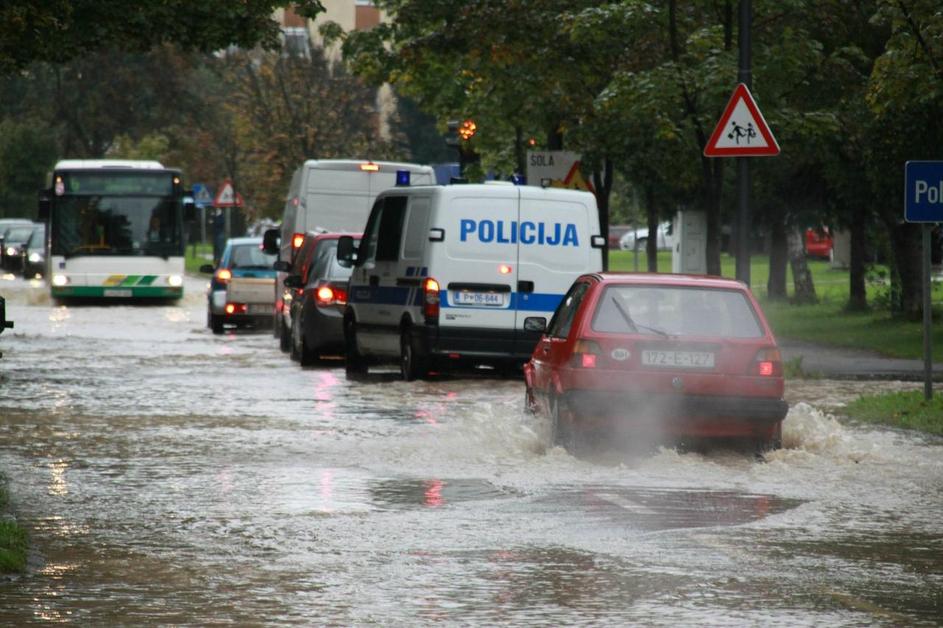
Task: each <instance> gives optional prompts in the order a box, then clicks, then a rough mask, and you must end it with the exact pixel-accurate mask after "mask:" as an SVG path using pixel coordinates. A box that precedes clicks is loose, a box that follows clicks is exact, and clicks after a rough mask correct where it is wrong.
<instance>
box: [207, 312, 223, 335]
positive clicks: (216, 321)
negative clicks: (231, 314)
mask: <svg viewBox="0 0 943 628" xmlns="http://www.w3.org/2000/svg"><path fill="white" fill-rule="evenodd" d="M210 329H212V330H213V333H214V334H221V333H223V317H222V316H218V315H216V314H210Z"/></svg>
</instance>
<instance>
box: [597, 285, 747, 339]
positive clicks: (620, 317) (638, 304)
mask: <svg viewBox="0 0 943 628" xmlns="http://www.w3.org/2000/svg"><path fill="white" fill-rule="evenodd" d="M592 327H593V331H597V332H602V333H612V334H632V333H639V334H653V335H661V334H667V335H670V336H715V337H721V338H761V337H763V335H764V332H763V328H762V327H761V326H760V323H759V321H758V320H757V315H756V313H755V312H754V311H753V306H752V304H751V303H750V301H749V299H747V298H746V295H744V294H743V293H742V292H739V291H736V290H722V289H716V288H698V287H690V288H688V287H675V286H647V285H646V286H641V285H621V286H620V285H611V286H607V287H606V289H605V291H604V292H603V294H602V297H601V298H600V299H599V301H598V302H597V304H596V312H595V314H594V316H593V324H592Z"/></svg>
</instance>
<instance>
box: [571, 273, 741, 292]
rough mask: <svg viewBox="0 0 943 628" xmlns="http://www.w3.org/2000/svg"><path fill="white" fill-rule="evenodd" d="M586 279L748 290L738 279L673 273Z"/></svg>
mask: <svg viewBox="0 0 943 628" xmlns="http://www.w3.org/2000/svg"><path fill="white" fill-rule="evenodd" d="M584 277H596V278H597V279H599V280H600V281H602V282H604V283H635V284H646V285H658V286H688V287H699V288H725V289H728V290H730V289H734V290H747V286H746V284H744V283H743V282H742V281H740V280H738V279H729V278H726V277H714V276H712V275H678V274H673V273H618V272H605V273H590V274H588V275H584Z"/></svg>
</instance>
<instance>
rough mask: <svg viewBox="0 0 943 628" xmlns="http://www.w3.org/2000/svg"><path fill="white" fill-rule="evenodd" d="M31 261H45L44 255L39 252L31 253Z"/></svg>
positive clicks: (35, 262)
mask: <svg viewBox="0 0 943 628" xmlns="http://www.w3.org/2000/svg"><path fill="white" fill-rule="evenodd" d="M29 261H30V263H33V264H38V263H39V262H41V261H43V256H42V255H40V254H39V253H30V254H29Z"/></svg>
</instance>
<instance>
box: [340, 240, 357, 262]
mask: <svg viewBox="0 0 943 628" xmlns="http://www.w3.org/2000/svg"><path fill="white" fill-rule="evenodd" d="M337 261H339V262H340V263H342V264H347V265H349V266H353V265H355V264H356V263H357V252H356V250H355V249H354V239H353V237H351V236H341V237H340V238H338V239H337Z"/></svg>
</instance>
